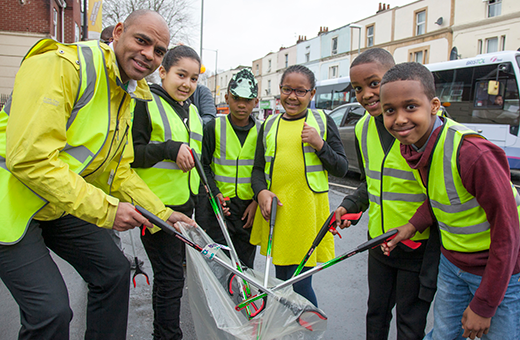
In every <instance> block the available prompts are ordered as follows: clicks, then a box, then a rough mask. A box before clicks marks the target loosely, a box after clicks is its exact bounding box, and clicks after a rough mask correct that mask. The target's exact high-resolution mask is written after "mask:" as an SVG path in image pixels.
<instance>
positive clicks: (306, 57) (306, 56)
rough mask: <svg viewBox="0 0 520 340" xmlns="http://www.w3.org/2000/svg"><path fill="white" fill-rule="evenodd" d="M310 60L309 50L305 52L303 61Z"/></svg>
mask: <svg viewBox="0 0 520 340" xmlns="http://www.w3.org/2000/svg"><path fill="white" fill-rule="evenodd" d="M309 60H311V52H307V53H305V62H306V63H308V62H309Z"/></svg>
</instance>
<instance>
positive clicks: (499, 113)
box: [433, 63, 520, 126]
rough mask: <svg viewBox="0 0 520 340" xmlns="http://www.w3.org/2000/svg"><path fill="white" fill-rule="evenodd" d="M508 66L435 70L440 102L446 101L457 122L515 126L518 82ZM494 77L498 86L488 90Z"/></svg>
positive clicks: (436, 89) (516, 123) (493, 65)
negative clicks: (495, 89) (496, 88)
mask: <svg viewBox="0 0 520 340" xmlns="http://www.w3.org/2000/svg"><path fill="white" fill-rule="evenodd" d="M511 66H512V65H511V63H503V64H499V65H497V64H492V65H480V66H475V67H467V68H459V69H450V70H443V71H435V72H433V75H434V78H435V91H436V96H437V97H438V98H439V99H440V101H441V103H442V104H443V105H445V104H446V103H449V104H448V105H446V106H447V108H448V109H447V111H448V113H449V114H450V116H451V117H452V118H453V119H454V120H456V121H457V122H459V123H462V124H465V123H468V124H469V123H482V124H505V125H516V126H518V122H519V115H520V112H519V111H518V108H519V99H518V86H517V82H516V79H515V75H514V73H513V72H512V71H511V70H512V67H511ZM497 73H498V76H497ZM497 80H498V83H497V84H496V85H498V90H497V91H496V92H494V91H490V88H489V87H490V82H491V83H494V82H495V81H497ZM491 85H494V84H491ZM490 92H491V93H496V94H490Z"/></svg>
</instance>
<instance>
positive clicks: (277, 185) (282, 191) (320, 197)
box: [250, 118, 334, 267]
mask: <svg viewBox="0 0 520 340" xmlns="http://www.w3.org/2000/svg"><path fill="white" fill-rule="evenodd" d="M304 121H305V120H304V119H303V118H302V119H297V120H284V119H280V125H279V127H278V135H277V136H276V145H277V147H276V155H275V160H274V165H273V175H272V183H271V189H270V190H271V191H272V192H273V193H275V194H276V196H278V199H279V200H280V202H282V204H283V206H278V209H277V214H276V224H275V226H274V234H273V248H272V257H273V264H275V265H279V266H287V265H297V264H300V262H301V260H302V259H303V258H304V256H305V254H306V253H307V251H308V250H309V248H310V246H311V244H312V241H313V240H314V238H315V237H316V235H317V234H318V231H319V230H320V228H321V226H322V225H323V223H324V222H325V221H326V220H327V218H328V216H329V214H330V212H329V196H328V193H321V194H316V193H314V192H312V191H311V189H310V188H309V186H308V185H307V180H306V177H305V164H304V161H303V149H302V139H301V132H302V130H303V123H304ZM268 237H269V222H268V221H265V220H264V219H263V217H262V214H261V212H260V207H258V210H257V212H256V215H255V220H254V223H253V229H252V231H251V239H250V241H251V244H254V245H260V246H261V247H260V253H261V254H262V255H265V254H266V251H267V242H268ZM332 258H334V238H333V236H332V234H330V233H327V235H326V236H325V237H324V238H323V240H322V241H321V243H320V246H319V247H318V248H317V249H316V250H315V251H314V253H313V254H312V256H311V258H310V259H309V261H308V262H307V264H306V266H309V267H314V266H316V264H317V262H326V261H328V260H330V259H332Z"/></svg>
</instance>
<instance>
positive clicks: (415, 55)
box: [413, 51, 424, 64]
mask: <svg viewBox="0 0 520 340" xmlns="http://www.w3.org/2000/svg"><path fill="white" fill-rule="evenodd" d="M423 58H424V53H423V51H418V52H414V53H413V61H415V62H416V63H421V64H422V62H423Z"/></svg>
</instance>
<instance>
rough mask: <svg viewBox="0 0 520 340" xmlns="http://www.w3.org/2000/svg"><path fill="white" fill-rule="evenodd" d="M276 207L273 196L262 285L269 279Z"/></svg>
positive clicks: (265, 284)
mask: <svg viewBox="0 0 520 340" xmlns="http://www.w3.org/2000/svg"><path fill="white" fill-rule="evenodd" d="M277 207H278V197H276V196H274V197H273V199H272V201H271V218H270V219H269V240H268V241H267V253H266V257H265V274H264V287H267V282H268V281H269V268H270V267H271V260H272V258H271V252H272V250H273V249H272V248H273V233H274V223H275V220H276V209H277Z"/></svg>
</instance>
